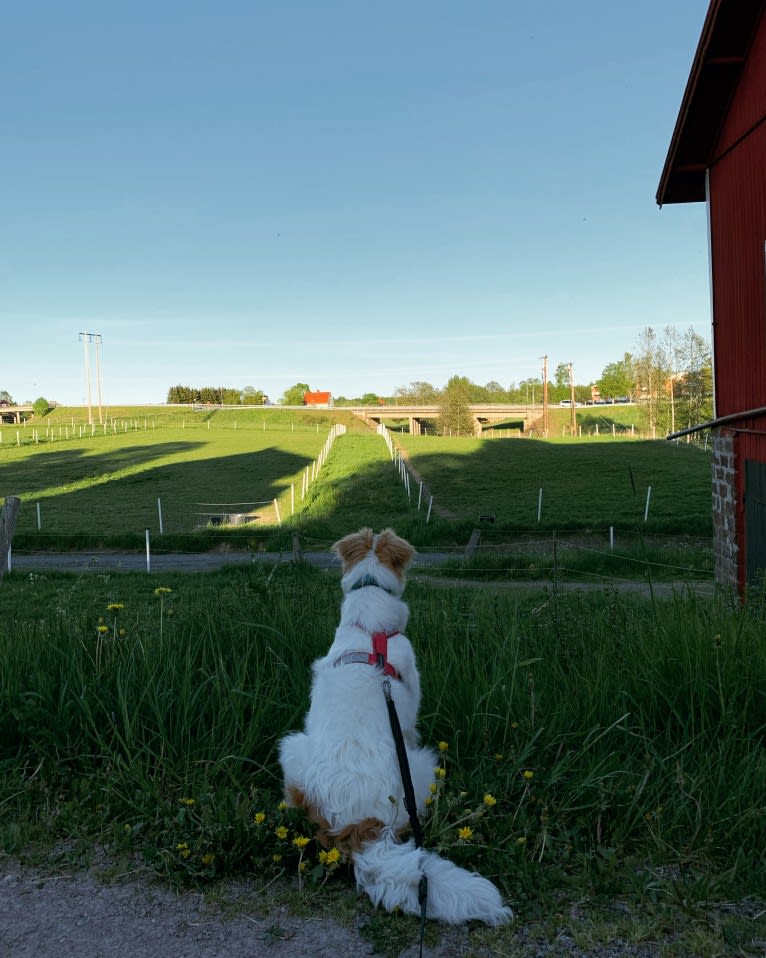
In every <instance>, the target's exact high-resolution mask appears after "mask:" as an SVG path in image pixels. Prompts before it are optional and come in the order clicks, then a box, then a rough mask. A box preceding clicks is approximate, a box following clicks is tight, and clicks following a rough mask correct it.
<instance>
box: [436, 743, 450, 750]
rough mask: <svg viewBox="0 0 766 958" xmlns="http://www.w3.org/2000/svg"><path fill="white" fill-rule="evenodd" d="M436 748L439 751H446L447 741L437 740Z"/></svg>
mask: <svg viewBox="0 0 766 958" xmlns="http://www.w3.org/2000/svg"><path fill="white" fill-rule="evenodd" d="M438 748H439V751H440V752H446V751H447V749H448V748H449V742H439V745H438Z"/></svg>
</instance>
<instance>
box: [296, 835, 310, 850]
mask: <svg viewBox="0 0 766 958" xmlns="http://www.w3.org/2000/svg"><path fill="white" fill-rule="evenodd" d="M308 843H309V839H308V838H306V836H305V835H296V836H295V838H294V839H293V845H295V847H296V848H305V847H306V845H308Z"/></svg>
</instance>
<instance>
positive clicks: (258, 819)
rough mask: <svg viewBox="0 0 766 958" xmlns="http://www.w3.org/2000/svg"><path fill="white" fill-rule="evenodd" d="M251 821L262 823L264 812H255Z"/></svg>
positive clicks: (264, 817)
mask: <svg viewBox="0 0 766 958" xmlns="http://www.w3.org/2000/svg"><path fill="white" fill-rule="evenodd" d="M253 821H254V822H255V824H256V825H263V823H264V822H265V821H266V813H265V812H256V813H255V818H254V819H253Z"/></svg>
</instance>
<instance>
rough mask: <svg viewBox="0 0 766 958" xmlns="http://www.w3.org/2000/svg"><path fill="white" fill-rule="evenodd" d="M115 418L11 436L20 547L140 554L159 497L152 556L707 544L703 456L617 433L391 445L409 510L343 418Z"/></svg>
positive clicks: (60, 423) (239, 414)
mask: <svg viewBox="0 0 766 958" xmlns="http://www.w3.org/2000/svg"><path fill="white" fill-rule="evenodd" d="M79 412H80V414H82V410H80V411H79ZM121 412H122V413H123V414H124V418H121V419H118V418H114V419H111V420H110V425H108V426H106V427H92V428H90V429H89V428H88V427H87V424H85V425H84V424H83V422H82V419H80V420H79V422H78V420H77V418H76V417H75V415H73V414H71V413H72V411H71V410H57V411H56V415H55V416H51V417H49V421H46V423H45V424H43V423H40V424H38V426H34V424H33V423H30V424H29V425H27V427H26V428H25V430H23V432H24V436H23V437H22V440H21V441H20V443H19V444H17V443H15V442H14V441H13V437H12V436H11V441H10V442H9V441H8V439H9V432H8V428H7V427H6V428H5V430H4V437H3V442H2V444H0V496H5V495H18V496H20V497H21V499H22V501H23V502H24V503H25V506H24V507H23V508H22V510H21V514H20V517H19V521H18V525H17V536H18V540H17V545H18V547H20V548H21V547H27V545H28V546H29V547H34V546H35V545H37V546H38V547H56V546H57V545H58V546H59V547H60V548H67V547H88V545H89V544H90V547H94V546H97V545H98V544H99V543H101V544H104V545H112V546H115V545H122V546H126V545H131V544H132V545H133V546H134V547H136V548H140V547H141V545H142V544H143V536H144V531H145V530H146V529H149V530H150V531H151V533H152V536H153V537H156V536H157V535H158V533H159V531H160V530H159V508H158V500H160V503H161V510H162V518H163V537H164V539H163V540H162V541H158V542H157V546H158V548H163V547H165V548H200V547H205V543H206V541H207V542H208V544H210V543H211V542H215V541H223V540H226V539H227V538H228V539H229V540H230V541H233V542H236V541H240V542H241V543H242V544H243V546H244V547H248V542H249V543H250V544H251V545H252V544H253V543H258V544H260V546H261V547H263V546H264V544H266V543H270V544H271V546H272V547H278V548H282V547H284V544H285V543H287V542H289V539H290V534H291V533H292V532H294V531H297V532H298V533H300V534H302V535H304V536H305V537H306V540H307V547H309V548H311V547H312V545H311V544H312V542H313V543H324V547H326V546H327V544H329V542H332V541H333V540H334V539H335V538H337V537H338V536H339V535H342V534H344V533H345V532H346V531H348V527H349V525H351V526H353V525H355V524H356V523H357V522H358V523H359V524H362V523H364V522H369V523H371V524H373V525H379V524H383V525H389V524H390V525H395V526H396V528H397V529H398V530H399V531H400V532H401V533H402V534H405V535H407V536H408V537H409V538H411V540H412V541H413V542H414V543H415V544H416V545H422V546H436V545H442V546H447V547H452V546H459V545H465V543H466V542H467V541H468V538H469V537H470V534H471V530H472V529H473V528H474V527H475V526H476V525H477V523H479V522H480V517H481V516H485V517H490V518H491V520H492V521H491V528H490V526H489V525H487V524H485V525H484V526H483V535H484V537H485V539H486V540H487V541H492V540H493V538H494V539H495V540H498V539H501V538H502V537H503V536H506V535H509V534H516V533H518V532H521V531H530V530H534V531H540V530H546V531H552V530H557V532H560V533H562V532H567V531H569V532H574V531H583V532H587V531H588V530H596V531H598V532H599V533H601V534H606V533H607V532H608V530H609V528H610V526H611V527H613V528H615V529H617V530H620V531H622V532H630V533H635V532H636V531H639V530H640V532H641V533H642V534H646V535H652V534H655V535H679V534H683V535H696V536H703V537H704V536H708V537H709V536H710V534H711V531H712V529H711V518H710V474H709V456H708V454H707V453H706V452H705V451H704V450H702V449H700V448H699V447H697V446H692V445H685V444H682V445H674V444H669V443H664V442H659V441H654V442H652V441H647V440H636V439H623V440H620V439H615V438H612V437H611V436H609V437H608V438H601V439H599V438H586V439H579V438H578V439H565V440H558V441H541V440H539V439H534V438H524V439H519V438H513V439H504V438H494V439H473V438H447V439H445V438H440V437H435V436H410V435H408V434H396V435H395V436H394V440H395V442H396V444H397V446H398V447H399V448H400V449H401V450H402V452H403V454H404V455H405V456H406V457H407V463H408V465H409V467H410V469H411V470H412V475H411V479H412V483H411V486H410V496H409V497H408V496H407V495H406V493H405V490H404V488H403V486H402V485H401V484H400V483H398V482H397V480H396V475H395V471H394V470H392V469H391V465H390V459H389V454H388V451H387V449H386V447H385V444H384V443H383V442H382V440H381V439H380V437H378V436H376V435H375V434H374V433H373V432H372V431H371V430H369V429H368V428H367V427H366V426H365V425H364V424H363V423H362V422H361V421H359V420H357V419H355V418H354V417H353V416H352V415H351V414H349V413H344V412H343V411H342V410H341V411H338V412H329V411H312V412H305V413H300V412H287V411H285V410H280V409H278V408H273V407H266V408H265V409H259V408H254V409H236V410H233V409H227V410H208V409H201V410H198V411H194V410H190V409H187V408H185V409H182V410H177V409H173V408H172V407H164V408H162V409H160V410H159V411H157V412H156V413H154V412H148V411H146V410H144V411H143V413H144V414H143V415H141V412H142V411H141V410H128V409H126V410H121ZM131 413H132V415H131ZM335 422H341V423H343V425H345V427H346V429H347V435H346V436H344V437H343V439H342V441H340V442H338V443H337V444H336V445H335V446H334V448H333V451H332V455H331V456H330V457H329V458H328V460H327V462H326V463H325V464H324V466H323V467H322V471H321V478H320V481H318V482H314V481H313V476H312V482H311V484H310V486H309V487H308V488H305V485H304V483H305V478H306V474H307V472H310V471H311V468H312V467H313V463H314V461H315V460H316V457H317V455H318V454H319V451H320V449H321V448H322V446H323V444H324V443H325V440H326V438H327V435H328V433H329V430H330V428H331V426H332V425H333V423H335ZM43 426H45V429H46V430H48V435H47V436H46V435H45V433H44V432H43ZM62 430H66V431H68V432H69V435H68V437H67V436H66V434H65V435H64V438H62V437H61V436H60V435H59V434H60V433H61V431H62ZM17 431H18V430H14V433H15V432H17ZM421 480H422V481H423V483H424V487H423V488H424V492H421V489H420V485H419V484H420V481H421ZM431 495H433V501H434V509H433V513H432V515H431V516H430V517H429V521H428V522H426V515H427V508H426V506H427V504H428V503H429V502H430V497H431ZM421 496H424V497H425V498H423V501H422V502H419V499H420V498H421ZM275 500H276V503H277V504H276V506H275V505H274V502H275ZM26 504H28V505H26ZM229 504H231V509H229ZM418 505H420V506H421V508H418ZM38 509H39V513H38ZM277 509H278V511H279V516H277ZM248 510H252V511H254V512H255V513H257V515H258V518H257V520H256V521H255V522H254V523H252V524H249V525H248V526H247V527H244V528H240V529H220V528H218V529H214V530H210V529H206V528H205V525H206V522H207V519H208V518H209V516H210V514H211V513H216V512H220V513H224V512H227V511H235V512H237V511H248ZM38 515H39V528H38ZM280 536H282V539H280ZM184 537H187V540H188V541H187V542H186V543H184Z"/></svg>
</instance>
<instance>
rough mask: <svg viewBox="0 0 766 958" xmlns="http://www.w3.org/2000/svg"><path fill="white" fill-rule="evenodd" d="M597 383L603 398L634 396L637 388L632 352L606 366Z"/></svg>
mask: <svg viewBox="0 0 766 958" xmlns="http://www.w3.org/2000/svg"><path fill="white" fill-rule="evenodd" d="M596 385H597V386H598V391H599V393H600V394H601V397H602V398H603V399H615V398H616V397H617V396H632V395H633V393H634V392H635V390H636V376H635V369H634V363H633V357H632V356H631V354H630V353H625V355H624V356H623V358H622V359H619V360H618V361H617V362H616V363H609V365H607V366H604V369H603V371H602V373H601V378H600V379H599V380H598V381H597V383H596Z"/></svg>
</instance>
